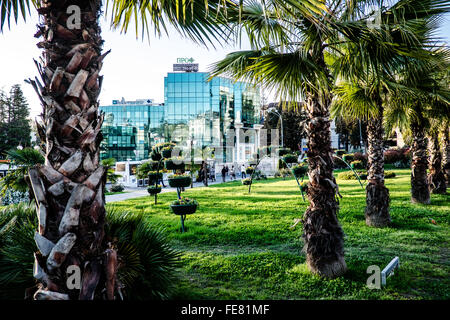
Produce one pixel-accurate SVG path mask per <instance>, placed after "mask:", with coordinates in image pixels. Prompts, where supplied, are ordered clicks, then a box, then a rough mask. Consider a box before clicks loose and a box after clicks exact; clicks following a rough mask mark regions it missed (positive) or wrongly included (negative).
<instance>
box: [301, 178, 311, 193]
mask: <svg viewBox="0 0 450 320" xmlns="http://www.w3.org/2000/svg"><path fill="white" fill-rule="evenodd" d="M308 186H309V184H308V182H306V181H305V182H302V183H301V184H300V189H301V190H302V192H303V193H308Z"/></svg>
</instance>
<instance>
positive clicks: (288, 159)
mask: <svg viewBox="0 0 450 320" xmlns="http://www.w3.org/2000/svg"><path fill="white" fill-rule="evenodd" d="M297 159H298V156H297V155H295V154H287V155H285V156H284V157H283V161H284V162H286V163H297Z"/></svg>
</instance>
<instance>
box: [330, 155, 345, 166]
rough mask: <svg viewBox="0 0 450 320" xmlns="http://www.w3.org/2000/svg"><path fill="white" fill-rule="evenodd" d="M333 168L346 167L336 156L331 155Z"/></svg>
mask: <svg viewBox="0 0 450 320" xmlns="http://www.w3.org/2000/svg"><path fill="white" fill-rule="evenodd" d="M333 168H334V169H345V168H348V167H347V165H346V164H345V163H344V161H342V160H341V159H339V158H338V157H336V156H333Z"/></svg>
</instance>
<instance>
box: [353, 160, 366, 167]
mask: <svg viewBox="0 0 450 320" xmlns="http://www.w3.org/2000/svg"><path fill="white" fill-rule="evenodd" d="M350 166H351V167H352V168H353V169H365V165H364V163H363V162H362V161H360V160H355V161H352V163H350Z"/></svg>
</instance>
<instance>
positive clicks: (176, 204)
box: [170, 198, 199, 215]
mask: <svg viewBox="0 0 450 320" xmlns="http://www.w3.org/2000/svg"><path fill="white" fill-rule="evenodd" d="M198 206H199V204H198V202H197V200H194V199H189V198H181V199H177V200H174V201H172V204H171V205H170V209H171V210H172V212H173V213H174V214H177V215H186V214H193V213H195V211H197V208H198Z"/></svg>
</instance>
